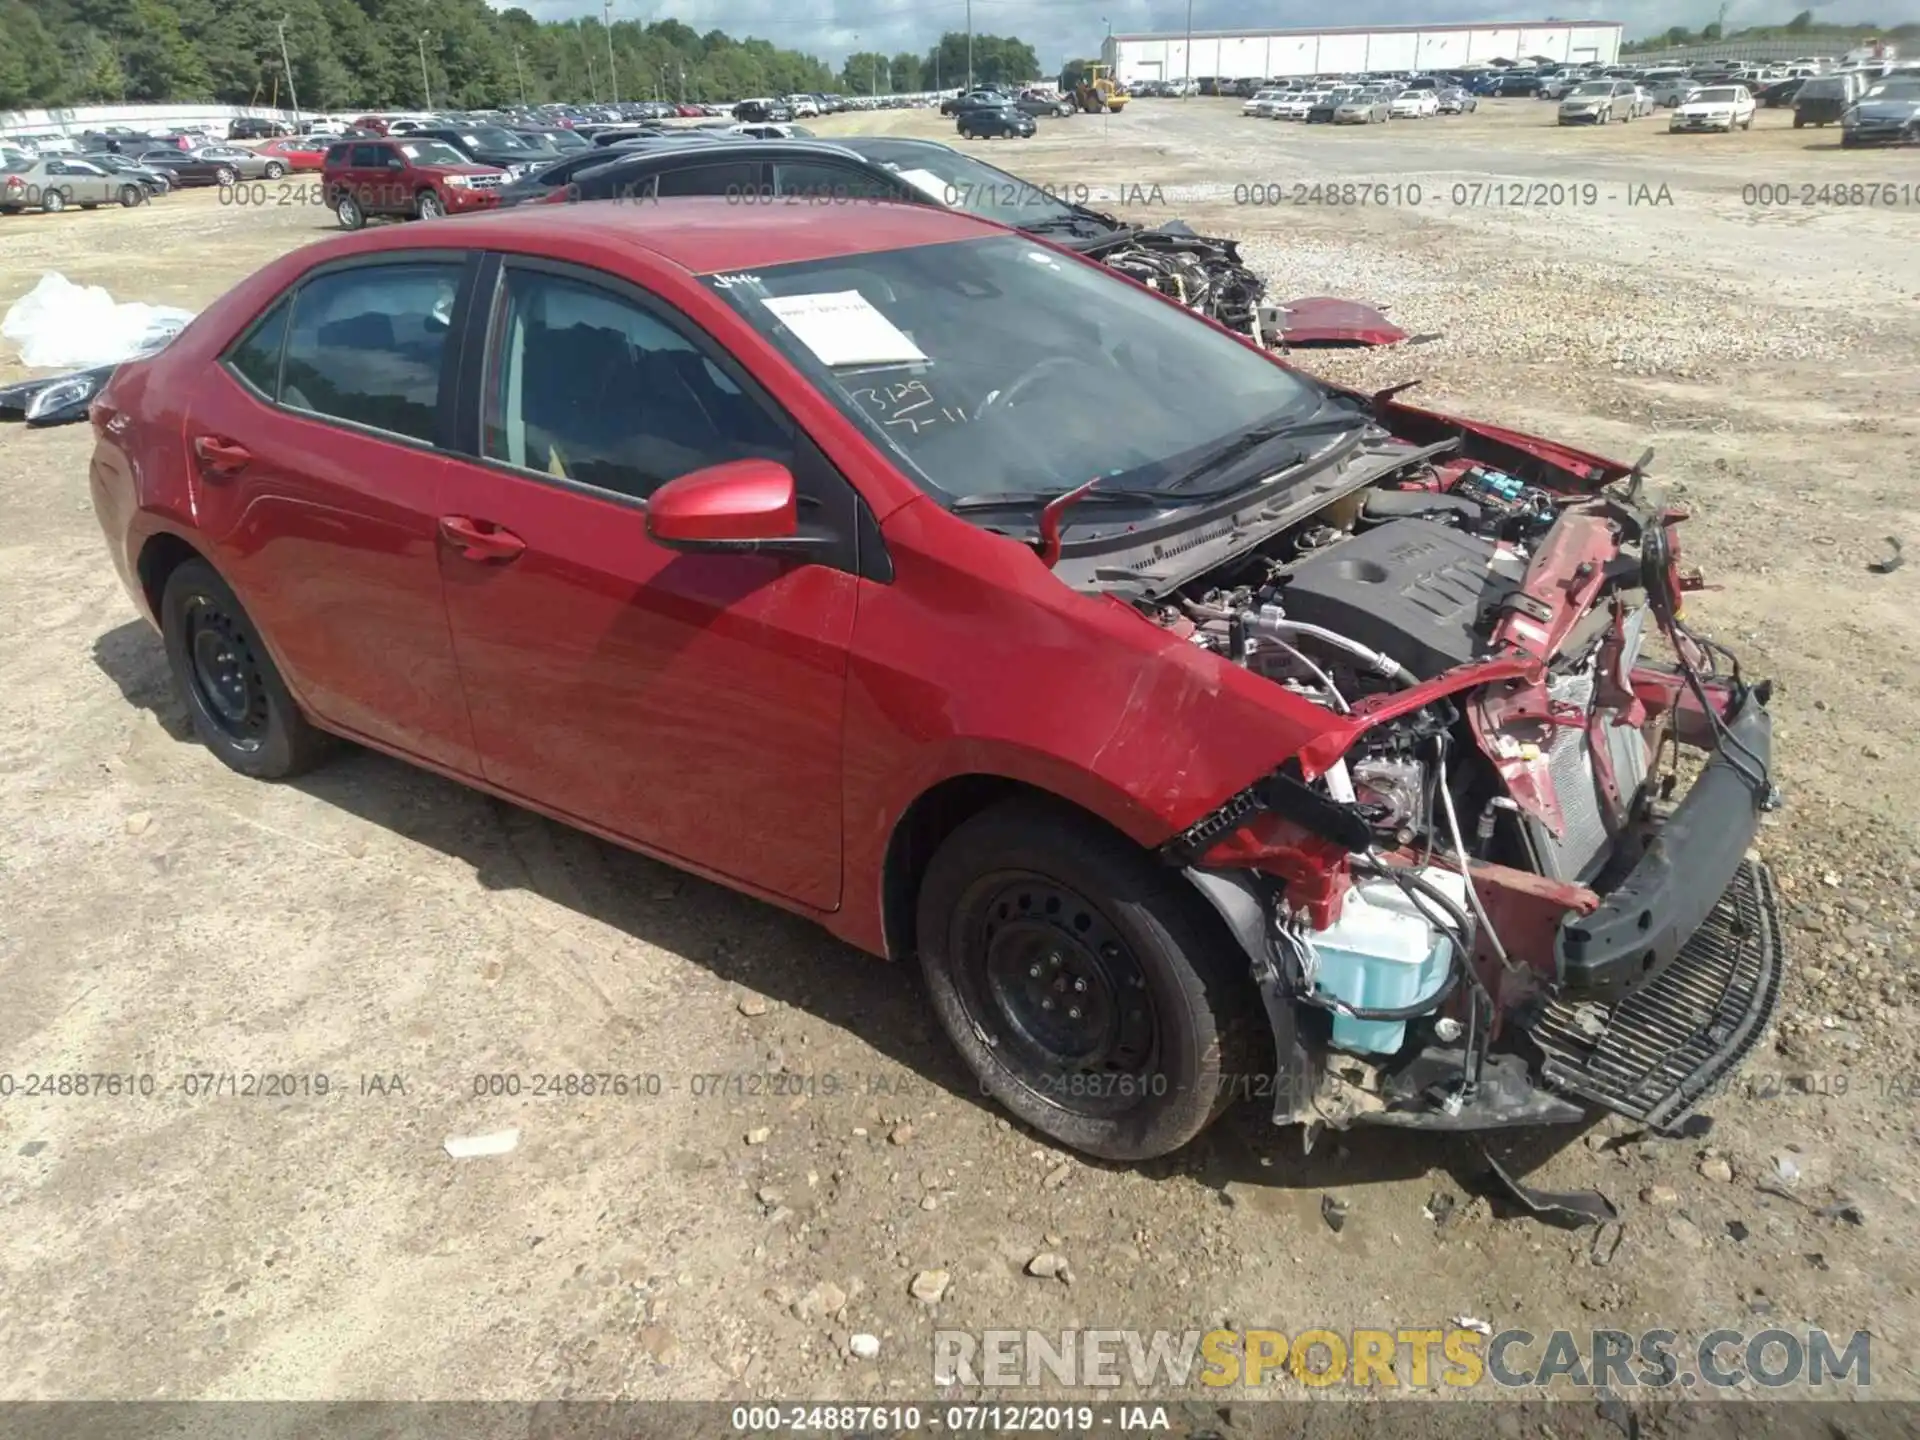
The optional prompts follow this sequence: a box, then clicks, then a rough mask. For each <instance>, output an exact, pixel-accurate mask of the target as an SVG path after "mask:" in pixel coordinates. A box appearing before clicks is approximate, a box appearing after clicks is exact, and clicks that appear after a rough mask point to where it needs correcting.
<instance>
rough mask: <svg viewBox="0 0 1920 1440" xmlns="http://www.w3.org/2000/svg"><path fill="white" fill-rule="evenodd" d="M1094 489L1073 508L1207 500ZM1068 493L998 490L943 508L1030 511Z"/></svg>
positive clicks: (962, 511)
mask: <svg viewBox="0 0 1920 1440" xmlns="http://www.w3.org/2000/svg"><path fill="white" fill-rule="evenodd" d="M1094 483H1095V487H1096V488H1094V489H1091V490H1088V491H1087V492H1086V493H1085V494H1084V495H1082V496H1081V497H1080V499H1079V500H1078V501H1077V502H1075V503H1077V504H1085V503H1087V502H1088V501H1095V502H1103V501H1113V500H1124V501H1126V502H1127V503H1128V504H1130V505H1140V504H1150V505H1165V506H1169V507H1172V506H1180V505H1198V504H1200V503H1201V501H1202V500H1205V499H1210V498H1211V497H1210V496H1199V495H1169V494H1167V493H1166V492H1165V491H1164V490H1128V489H1115V488H1112V487H1110V486H1106V485H1100V484H1098V482H1094ZM1072 493H1073V492H1072V491H1071V490H1000V491H993V490H989V491H983V492H982V493H981V494H978V495H962V496H961V497H960V498H959V499H957V500H951V501H949V502H948V503H947V508H948V509H949V510H951V511H953V512H954V514H956V515H966V514H971V513H973V512H976V511H980V510H1032V509H1035V508H1036V507H1039V506H1045V505H1051V504H1052V503H1053V502H1054V501H1056V500H1058V499H1059V498H1060V497H1061V496H1062V495H1071V494H1072Z"/></svg>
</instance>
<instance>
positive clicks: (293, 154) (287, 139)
mask: <svg viewBox="0 0 1920 1440" xmlns="http://www.w3.org/2000/svg"><path fill="white" fill-rule="evenodd" d="M327 143H328V142H327V137H326V136H324V135H283V136H281V137H280V138H279V139H278V140H268V141H266V142H264V143H262V144H259V145H256V146H254V148H253V153H254V154H256V155H270V156H273V157H274V158H276V159H279V160H284V161H285V162H286V166H287V169H289V170H291V171H293V172H295V173H296V174H301V173H305V172H308V171H316V170H318V169H319V168H320V166H321V164H322V163H323V162H324V161H325V160H326V158H327Z"/></svg>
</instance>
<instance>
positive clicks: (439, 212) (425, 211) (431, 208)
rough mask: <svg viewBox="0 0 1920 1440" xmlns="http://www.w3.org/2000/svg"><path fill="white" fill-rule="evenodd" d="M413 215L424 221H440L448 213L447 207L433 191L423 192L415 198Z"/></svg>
mask: <svg viewBox="0 0 1920 1440" xmlns="http://www.w3.org/2000/svg"><path fill="white" fill-rule="evenodd" d="M413 213H414V214H415V215H417V216H419V217H420V218H421V219H422V220H438V219H440V218H442V217H443V216H444V215H445V214H446V213H447V207H446V205H445V203H444V202H443V201H442V200H441V199H440V197H439V196H438V195H436V194H434V192H433V191H431V190H422V191H421V192H420V193H419V194H418V195H416V196H414V197H413Z"/></svg>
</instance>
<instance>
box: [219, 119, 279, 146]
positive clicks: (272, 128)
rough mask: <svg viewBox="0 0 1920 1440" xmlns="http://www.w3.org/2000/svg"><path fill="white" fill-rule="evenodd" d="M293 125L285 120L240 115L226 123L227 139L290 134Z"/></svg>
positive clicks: (255, 138)
mask: <svg viewBox="0 0 1920 1440" xmlns="http://www.w3.org/2000/svg"><path fill="white" fill-rule="evenodd" d="M292 133H293V126H292V125H290V124H289V123H288V122H287V121H285V120H267V119H262V118H260V117H257V116H247V115H241V116H237V117H235V118H234V119H233V120H231V121H229V122H228V123H227V139H229V140H271V139H272V138H273V137H274V136H276V135H291V134H292Z"/></svg>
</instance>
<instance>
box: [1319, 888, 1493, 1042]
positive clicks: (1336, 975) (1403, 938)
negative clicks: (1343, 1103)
mask: <svg viewBox="0 0 1920 1440" xmlns="http://www.w3.org/2000/svg"><path fill="white" fill-rule="evenodd" d="M1416 873H1418V874H1419V876H1420V878H1421V879H1423V880H1425V881H1426V882H1427V883H1428V884H1429V885H1431V886H1433V888H1434V889H1436V890H1438V891H1439V892H1440V893H1441V894H1442V895H1445V896H1446V897H1447V898H1448V899H1449V900H1451V901H1453V902H1454V903H1455V904H1456V905H1458V906H1459V907H1460V908H1461V909H1462V910H1465V909H1466V908H1467V882H1466V879H1465V877H1464V876H1462V875H1460V874H1458V873H1457V872H1455V871H1452V870H1442V869H1440V868H1438V867H1429V868H1427V869H1424V870H1420V871H1418V872H1416ZM1313 948H1314V951H1315V954H1316V955H1317V957H1318V962H1319V963H1318V965H1317V967H1316V969H1315V973H1314V984H1315V987H1316V988H1317V989H1318V990H1319V991H1320V992H1321V993H1323V994H1325V995H1327V996H1329V997H1330V998H1332V999H1335V1000H1339V1001H1341V1002H1343V1003H1344V1004H1347V1005H1351V1006H1353V1007H1355V1008H1356V1009H1366V1010H1402V1009H1405V1008H1406V1007H1407V1006H1409V1005H1418V1004H1420V1003H1421V1002H1422V1001H1425V1000H1431V999H1434V998H1436V997H1437V996H1438V995H1439V994H1440V990H1441V988H1442V986H1444V985H1445V984H1446V979H1447V969H1448V967H1449V966H1451V965H1452V964H1453V942H1452V941H1451V940H1449V939H1448V938H1447V936H1446V935H1445V933H1443V932H1442V931H1440V930H1438V929H1436V928H1435V927H1434V925H1433V923H1432V922H1431V921H1429V920H1428V919H1427V918H1426V916H1424V915H1422V914H1421V913H1420V911H1419V910H1418V909H1417V908H1416V907H1415V905H1414V903H1413V902H1412V901H1411V900H1409V899H1408V898H1407V896H1406V893H1405V892H1404V891H1402V890H1401V889H1400V887H1399V886H1398V885H1395V884H1394V883H1393V882H1392V881H1391V880H1368V881H1365V882H1363V883H1361V884H1359V885H1356V886H1354V887H1353V888H1352V889H1351V890H1349V891H1348V892H1347V897H1346V901H1345V903H1344V904H1343V905H1342V907H1341V911H1340V919H1339V920H1338V921H1337V922H1335V923H1334V924H1333V925H1331V926H1329V927H1328V928H1327V929H1325V930H1316V931H1314V932H1313ZM1406 1037H1407V1026H1406V1022H1405V1021H1404V1020H1356V1019H1354V1018H1353V1017H1352V1016H1350V1015H1340V1014H1335V1015H1334V1017H1333V1043H1334V1044H1335V1045H1336V1046H1337V1047H1338V1048H1340V1049H1342V1050H1353V1051H1358V1052H1361V1053H1363V1054H1372V1055H1391V1054H1392V1053H1393V1052H1394V1051H1396V1050H1398V1049H1399V1048H1400V1047H1401V1045H1402V1044H1404V1043H1405V1041H1406Z"/></svg>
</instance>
